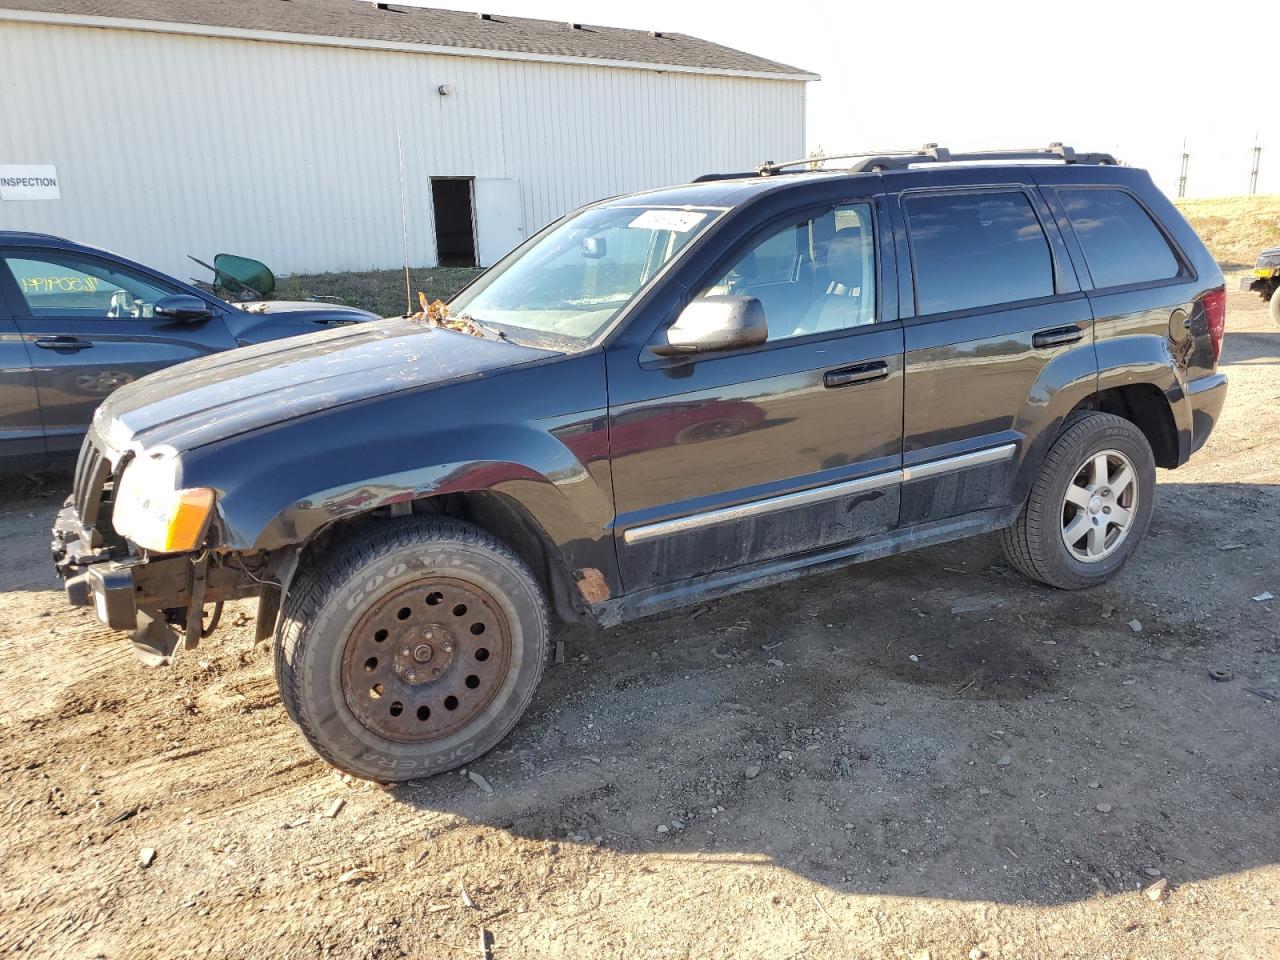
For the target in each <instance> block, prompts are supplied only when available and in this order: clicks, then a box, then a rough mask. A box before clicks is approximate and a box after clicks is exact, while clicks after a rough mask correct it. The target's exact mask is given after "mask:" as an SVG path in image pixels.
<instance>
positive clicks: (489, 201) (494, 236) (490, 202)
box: [475, 178, 525, 267]
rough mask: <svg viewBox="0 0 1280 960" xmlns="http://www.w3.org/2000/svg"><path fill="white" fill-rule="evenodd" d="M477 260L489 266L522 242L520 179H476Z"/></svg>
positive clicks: (522, 208)
mask: <svg viewBox="0 0 1280 960" xmlns="http://www.w3.org/2000/svg"><path fill="white" fill-rule="evenodd" d="M475 189H476V192H475V204H476V258H477V259H478V260H479V261H480V266H482V267H491V266H493V265H494V264H495V263H497V262H498V261H499V260H501V259H502V258H503V256H505V255H506V254H507V253H508V252H509V251H511V250H512V249H514V248H515V247H517V246H519V245H520V243H522V242H523V241H524V237H525V231H524V204H523V203H522V202H521V199H520V181H519V180H485V179H479V178H477V179H476V182H475Z"/></svg>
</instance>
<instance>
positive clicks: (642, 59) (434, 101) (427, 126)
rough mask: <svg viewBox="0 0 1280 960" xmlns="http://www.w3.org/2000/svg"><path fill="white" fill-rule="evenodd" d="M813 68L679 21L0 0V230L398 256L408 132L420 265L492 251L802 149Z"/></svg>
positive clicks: (281, 3) (333, 6) (118, 245)
mask: <svg viewBox="0 0 1280 960" xmlns="http://www.w3.org/2000/svg"><path fill="white" fill-rule="evenodd" d="M813 79H816V77H815V76H814V75H813V74H809V73H805V72H803V71H801V70H797V69H796V68H794V67H789V66H786V65H784V64H779V63H774V62H773V61H770V60H765V59H762V58H760V57H756V56H752V55H750V54H746V53H742V52H740V51H736V50H732V49H729V48H727V47H723V46H720V45H717V44H714V43H709V42H707V41H703V40H699V39H696V38H693V37H688V36H683V35H678V34H661V33H659V34H652V33H645V32H642V31H635V30H620V29H614V28H607V27H596V26H589V25H581V24H568V23H556V22H549V21H539V20H528V19H523V18H515V17H506V16H502V15H499V14H493V15H489V14H473V13H459V12H451V11H443V10H426V9H421V8H414V7H397V6H395V5H394V4H391V5H388V4H375V3H365V2H356V0H183V2H169V0H0V103H2V104H3V113H4V117H3V123H0V198H2V199H0V229H16V230H34V231H42V232H49V233H55V234H59V235H63V236H67V237H70V238H73V239H76V240H79V241H82V242H87V243H92V244H97V245H101V246H105V247H108V248H110V249H113V250H116V251H117V252H119V253H123V254H125V255H127V256H131V257H133V258H135V259H137V260H141V261H143V262H144V263H147V264H150V265H152V266H154V267H157V268H159V269H161V270H165V271H167V272H170V273H173V274H175V275H178V276H182V277H186V276H190V275H191V273H192V269H193V267H192V265H191V264H190V262H189V261H187V259H186V254H188V253H191V254H194V255H196V256H199V257H201V258H202V259H208V258H209V257H211V256H212V255H213V254H215V253H218V252H234V253H240V254H243V255H245V256H251V257H255V258H257V259H260V260H263V261H265V262H266V263H268V264H269V265H271V267H272V268H273V269H274V270H276V271H277V272H278V273H281V274H285V273H292V272H312V271H327V270H344V269H351V270H361V269H368V268H375V267H377V268H386V267H394V266H397V265H399V264H400V263H401V262H402V259H403V251H404V243H403V238H402V232H401V196H402V192H401V186H400V184H401V178H400V170H401V164H400V160H399V158H400V155H401V152H402V154H403V170H404V184H405V186H404V191H403V196H404V200H405V204H406V207H407V220H408V224H409V255H410V259H411V261H412V262H413V264H414V265H417V266H423V265H433V264H435V263H437V262H441V261H444V262H459V263H461V262H465V261H466V260H467V259H468V258H469V257H474V259H475V260H477V261H478V262H479V263H480V264H481V265H488V264H490V263H492V262H494V261H495V260H496V259H497V258H498V257H500V256H501V255H502V254H503V253H505V252H506V251H507V250H508V249H510V248H511V247H513V246H514V245H516V244H517V243H518V242H520V240H521V239H523V238H524V237H525V236H527V235H528V234H529V233H530V232H532V231H535V230H537V229H538V228H540V227H541V226H542V225H543V224H545V223H547V222H549V221H550V220H553V219H554V218H556V217H558V216H560V215H561V214H563V213H565V212H566V211H568V210H571V209H573V208H574V207H576V206H578V205H580V204H582V203H584V202H587V201H590V200H594V199H597V198H600V197H604V196H609V195H612V194H617V193H622V192H629V191H633V190H639V189H643V188H646V187H652V186H660V185H663V184H667V183H675V182H680V181H684V180H688V179H690V178H692V177H694V176H697V175H698V174H701V173H706V172H709V171H724V170H742V169H750V168H752V167H754V166H756V165H757V164H759V163H760V162H762V161H764V160H769V159H793V158H795V157H800V156H803V155H804V119H805V118H804V113H805V83H806V81H809V80H813ZM397 134H399V137H398V136H397ZM398 140H399V143H400V144H401V145H402V148H398ZM40 168H46V169H40ZM48 168H52V169H48ZM6 174H7V175H8V176H7V178H6ZM51 181H56V186H51ZM6 184H8V186H6ZM37 196H40V197H55V196H56V197H57V199H34V197H37Z"/></svg>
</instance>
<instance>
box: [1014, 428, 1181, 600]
mask: <svg viewBox="0 0 1280 960" xmlns="http://www.w3.org/2000/svg"><path fill="white" fill-rule="evenodd" d="M1155 485H1156V465H1155V458H1154V457H1153V456H1152V454H1151V446H1150V444H1149V443H1147V438H1146V437H1145V436H1144V435H1143V433H1142V431H1141V430H1139V429H1138V428H1137V427H1136V426H1135V425H1134V424H1132V423H1131V422H1129V421H1128V420H1125V419H1123V418H1122V417H1117V416H1114V415H1112V414H1109V413H1096V412H1092V411H1081V412H1079V413H1076V414H1073V415H1072V416H1071V417H1069V418H1068V420H1067V422H1066V424H1065V425H1064V427H1063V430H1062V433H1060V434H1059V435H1058V438H1057V439H1056V440H1055V441H1054V442H1053V446H1051V447H1050V448H1049V452H1048V454H1046V455H1045V458H1044V463H1042V464H1041V466H1040V472H1039V473H1038V474H1037V476H1036V479H1035V482H1034V483H1033V484H1032V485H1031V493H1030V495H1029V496H1028V497H1027V501H1026V503H1024V504H1023V507H1022V511H1021V512H1020V513H1019V514H1018V519H1017V520H1015V521H1014V523H1013V525H1012V526H1010V527H1007V528H1006V529H1005V530H1003V531H1002V532H1001V539H1000V545H1001V547H1002V548H1003V550H1004V555H1005V557H1006V558H1008V560H1009V562H1010V563H1011V564H1012V565H1013V566H1014V567H1015V568H1016V569H1017V570H1018V571H1019V572H1021V573H1023V574H1024V575H1026V576H1027V577H1030V578H1031V579H1032V580H1038V581H1040V582H1041V583H1046V584H1048V585H1049V586H1052V587H1059V588H1061V589H1063V590H1081V589H1084V588H1086V587H1093V586H1096V585H1098V584H1100V583H1102V582H1103V581H1105V580H1107V579H1109V578H1110V577H1112V576H1114V575H1115V573H1116V572H1117V571H1119V569H1120V568H1121V567H1123V566H1124V565H1125V562H1126V561H1128V559H1129V557H1130V556H1132V554H1133V551H1134V550H1135V549H1136V548H1137V546H1138V543H1139V541H1141V539H1142V537H1143V535H1144V534H1145V533H1146V531H1147V525H1148V523H1149V522H1150V520H1151V507H1152V501H1153V499H1154V496H1155Z"/></svg>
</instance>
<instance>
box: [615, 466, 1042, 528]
mask: <svg viewBox="0 0 1280 960" xmlns="http://www.w3.org/2000/svg"><path fill="white" fill-rule="evenodd" d="M1017 449H1018V445H1017V444H1016V443H1004V444H1001V445H1000V446H998V447H989V448H987V449H985V450H975V451H973V452H971V453H962V454H959V455H958V456H954V457H944V458H942V459H941V460H932V461H930V462H928V463H923V464H919V465H918V466H914V467H904V468H903V469H901V470H888V471H885V472H884V473H873V474H871V475H870V476H866V477H859V478H858V479H856V480H841V481H840V482H838V483H830V484H826V485H825V486H821V487H814V488H812V489H810V490H800V491H797V492H796V493H784V494H780V495H778V496H775V497H764V498H763V499H760V500H752V501H750V502H748V503H742V504H738V505H737V506H733V507H719V508H717V509H715V510H706V511H704V512H702V513H691V514H689V515H688V516H684V517H676V518H675V519H673V520H660V521H658V522H657V523H645V524H641V525H640V526H638V527H632V528H631V529H630V530H628V531H626V533H624V534H623V535H622V539H623V542H625V543H628V544H632V543H644V542H646V541H648V540H653V539H656V538H657V537H667V536H671V535H672V534H676V533H688V532H689V531H691V530H699V529H701V528H702V527H709V526H713V525H715V524H717V523H728V522H729V521H731V520H746V519H748V518H750V517H756V516H760V515H761V514H765V513H773V512H775V511H778V510H790V509H792V508H793V507H804V506H809V505H810V504H814V503H823V502H825V501H827V500H837V499H839V498H840V497H845V496H849V495H850V494H854V493H865V492H866V491H868V490H879V489H881V488H883V487H890V486H893V485H894V484H896V483H909V482H910V481H912V480H925V479H928V478H929V477H936V476H939V475H941V474H944V473H953V472H955V471H957V470H968V469H970V468H972V467H979V466H984V465H985V464H988V463H997V462H999V461H1001V460H1008V459H1009V458H1010V457H1012V456H1013V454H1014V452H1015V451H1016V450H1017Z"/></svg>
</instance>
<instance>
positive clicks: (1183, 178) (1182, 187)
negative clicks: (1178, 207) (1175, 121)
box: [1178, 137, 1191, 197]
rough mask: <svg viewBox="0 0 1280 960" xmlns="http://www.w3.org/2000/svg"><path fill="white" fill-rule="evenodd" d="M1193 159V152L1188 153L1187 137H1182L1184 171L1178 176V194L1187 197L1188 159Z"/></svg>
mask: <svg viewBox="0 0 1280 960" xmlns="http://www.w3.org/2000/svg"><path fill="white" fill-rule="evenodd" d="M1190 159H1191V154H1189V153H1187V138H1186V137H1183V138H1182V173H1181V174H1180V175H1179V176H1178V196H1179V197H1185V196H1186V195H1187V161H1188V160H1190Z"/></svg>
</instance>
